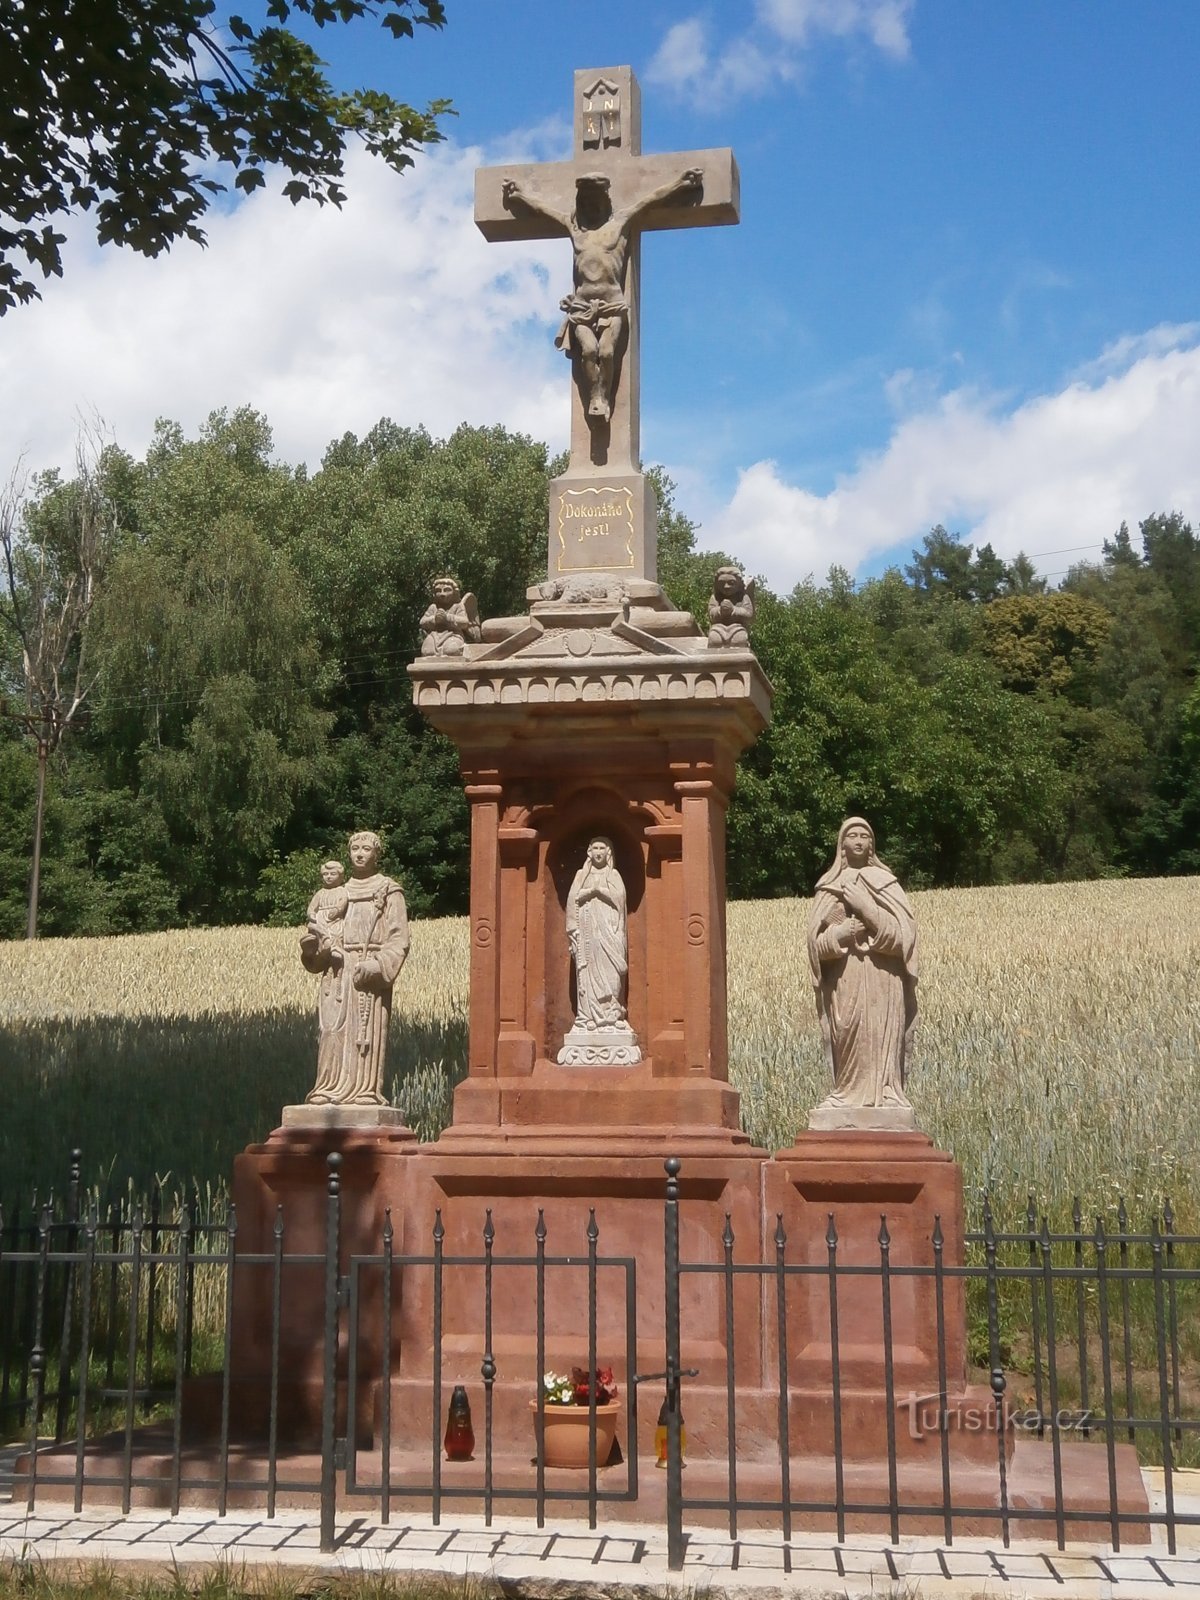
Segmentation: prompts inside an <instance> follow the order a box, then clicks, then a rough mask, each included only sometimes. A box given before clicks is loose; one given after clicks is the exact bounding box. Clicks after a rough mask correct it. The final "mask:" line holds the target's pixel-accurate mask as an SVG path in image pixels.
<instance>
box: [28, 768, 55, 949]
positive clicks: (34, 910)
mask: <svg viewBox="0 0 1200 1600" xmlns="http://www.w3.org/2000/svg"><path fill="white" fill-rule="evenodd" d="M49 754H50V752H49V749H48V748H47V745H46V741H45V740H44V739H39V740H38V780H37V807H36V810H35V812H34V820H33V870H32V872H31V873H30V875H29V920H28V921H27V922H26V924H25V937H26V938H27V939H36V938H37V914H38V890H39V888H40V887H41V879H42V817H43V815H44V814H45V809H46V758H47V756H48V755H49Z"/></svg>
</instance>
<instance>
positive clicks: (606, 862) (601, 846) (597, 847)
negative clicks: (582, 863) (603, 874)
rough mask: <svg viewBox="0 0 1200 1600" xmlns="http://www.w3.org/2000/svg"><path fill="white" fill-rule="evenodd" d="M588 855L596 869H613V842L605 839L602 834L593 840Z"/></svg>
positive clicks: (588, 848)
mask: <svg viewBox="0 0 1200 1600" xmlns="http://www.w3.org/2000/svg"><path fill="white" fill-rule="evenodd" d="M587 853H588V860H589V861H590V862H591V863H592V865H593V866H594V867H611V866H612V864H613V847H612V840H611V839H606V838H604V836H603V835H602V834H601V835H597V837H596V838H595V839H593V840H591V842H590V843H589V844H588V847H587Z"/></svg>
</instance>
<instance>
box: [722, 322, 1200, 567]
mask: <svg viewBox="0 0 1200 1600" xmlns="http://www.w3.org/2000/svg"><path fill="white" fill-rule="evenodd" d="M1198 335H1200V328H1197V327H1195V326H1193V325H1188V327H1186V328H1182V329H1181V328H1176V329H1153V330H1151V331H1150V332H1149V333H1147V334H1143V335H1139V336H1138V337H1137V338H1131V339H1129V340H1127V341H1125V340H1123V341H1120V342H1119V343H1118V344H1117V345H1114V346H1112V347H1110V350H1109V351H1107V352H1106V353H1105V359H1106V360H1108V361H1109V362H1110V363H1111V362H1112V361H1113V360H1114V356H1113V352H1114V351H1116V350H1118V349H1120V348H1125V349H1126V350H1128V351H1129V352H1130V354H1131V355H1133V356H1134V359H1132V360H1130V361H1127V362H1126V364H1125V365H1124V366H1123V367H1122V368H1121V369H1120V370H1117V371H1110V372H1109V374H1108V375H1107V376H1102V377H1097V378H1096V379H1095V381H1092V382H1087V381H1084V380H1082V379H1076V380H1075V381H1073V382H1071V383H1070V384H1069V385H1068V386H1067V387H1066V388H1065V389H1063V390H1061V391H1060V392H1059V393H1057V394H1051V395H1042V396H1038V397H1037V398H1035V399H1032V400H1029V401H1027V402H1025V403H1024V404H1022V405H1019V406H1017V407H1015V408H1014V409H1010V410H1006V409H1005V408H1004V407H1003V405H1001V404H1000V403H999V402H997V401H996V400H994V399H990V398H988V397H986V396H982V395H979V394H978V393H975V392H972V391H970V390H966V389H961V390H957V391H955V392H954V393H952V394H949V395H947V396H945V397H944V398H943V399H942V400H941V401H940V402H939V403H938V404H937V405H935V406H933V407H931V408H929V409H926V410H923V411H921V412H919V413H917V414H915V415H908V416H906V417H904V418H903V419H902V420H901V421H900V422H899V423H898V424H897V426H896V428H895V431H894V432H893V434H892V437H891V440H890V441H889V443H888V445H887V447H886V448H885V449H884V450H882V451H881V452H879V453H878V454H877V455H874V456H871V457H868V458H866V459H864V460H863V461H862V462H861V463H860V464H859V465H858V466H857V467H856V468H855V470H854V471H853V472H851V473H848V474H846V475H845V476H844V477H843V478H841V479H839V481H838V482H837V484H836V485H835V487H834V488H833V490H832V491H831V492H830V493H829V494H827V495H815V494H811V493H809V492H808V491H807V490H805V489H803V488H800V487H797V486H796V485H794V484H790V483H788V482H786V481H785V479H784V477H783V476H782V475H781V473H780V471H779V468H778V467H777V465H776V463H775V462H773V461H759V462H756V463H755V464H754V465H753V466H750V467H748V468H747V469H746V470H745V471H743V472H742V474H741V476H740V478H739V481H738V485H737V488H736V490H735V492H734V495H733V497H732V499H731V501H730V502H729V504H728V505H727V506H726V507H725V508H724V509H723V510H721V511H720V512H718V513H717V514H716V515H715V516H712V517H710V518H709V520H708V523H707V525H706V527H705V530H704V537H705V540H706V541H707V542H711V543H712V544H714V545H718V546H720V547H721V548H722V549H726V550H729V551H731V552H733V553H735V554H737V555H738V556H739V557H740V558H741V559H742V560H744V561H745V563H746V565H747V567H749V568H751V569H752V570H754V571H757V572H762V573H764V574H765V575H766V577H767V578H768V579H769V580H770V582H771V583H772V584H773V585H774V586H776V587H777V588H779V589H781V590H787V589H790V588H791V586H792V585H793V584H795V583H796V582H798V581H800V580H802V579H804V578H805V577H807V576H809V575H815V576H817V577H818V578H823V577H824V575H825V573H826V572H827V570H828V569H829V567H830V566H831V565H832V564H833V563H837V564H838V565H840V566H844V567H846V568H848V569H849V570H850V571H851V572H853V571H855V570H856V569H857V568H859V567H860V566H861V565H862V564H863V563H864V562H866V561H868V560H870V559H871V558H872V557H874V556H878V555H879V554H881V553H882V552H884V551H887V550H890V549H892V548H893V547H895V546H897V545H901V544H905V543H911V544H914V545H915V544H919V542H920V539H921V537H922V535H923V534H925V533H926V532H927V531H928V530H929V528H930V527H931V526H932V525H933V524H934V523H937V522H941V523H944V524H945V525H946V526H947V527H949V528H951V529H953V530H955V531H958V532H961V533H962V534H963V536H964V537H965V538H967V539H968V540H970V541H971V542H972V543H974V544H977V545H978V544H982V543H987V542H990V543H991V544H992V545H993V546H994V548H995V549H996V551H997V552H998V554H1000V555H1002V556H1005V557H1008V558H1011V557H1012V556H1014V555H1016V553H1017V551H1018V550H1025V551H1026V552H1027V553H1029V554H1031V555H1036V554H1039V553H1040V552H1043V551H1047V552H1053V551H1060V550H1062V549H1064V548H1067V547H1072V546H1078V545H1086V544H1089V543H1095V544H1096V545H1097V546H1098V545H1099V543H1100V541H1101V540H1102V539H1104V538H1106V537H1108V536H1110V535H1111V534H1112V533H1113V532H1114V531H1115V529H1116V528H1117V527H1118V526H1119V525H1120V523H1121V522H1122V521H1128V522H1130V523H1134V522H1136V521H1137V520H1139V519H1140V518H1143V517H1145V516H1147V515H1149V514H1150V513H1151V512H1154V511H1170V510H1180V511H1182V512H1184V513H1185V515H1190V516H1193V517H1194V516H1196V515H1197V513H1200V456H1198V455H1197V452H1196V449H1195V440H1196V438H1197V436H1198V435H1200V343H1198V342H1197V337H1198ZM1144 352H1149V353H1144ZM1038 564H1039V565H1040V566H1041V567H1042V569H1043V570H1045V571H1059V570H1061V569H1062V567H1063V566H1064V565H1065V562H1064V561H1063V560H1062V558H1061V557H1060V556H1052V557H1051V558H1050V559H1048V560H1043V561H1041V562H1040V563H1038Z"/></svg>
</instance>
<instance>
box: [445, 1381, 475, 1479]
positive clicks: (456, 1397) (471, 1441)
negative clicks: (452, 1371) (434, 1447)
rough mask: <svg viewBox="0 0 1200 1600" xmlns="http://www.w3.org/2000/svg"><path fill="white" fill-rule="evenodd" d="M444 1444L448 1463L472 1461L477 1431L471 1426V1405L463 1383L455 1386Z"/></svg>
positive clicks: (451, 1397)
mask: <svg viewBox="0 0 1200 1600" xmlns="http://www.w3.org/2000/svg"><path fill="white" fill-rule="evenodd" d="M444 1442H445V1446H446V1459H447V1460H448V1461H470V1459H471V1456H472V1455H473V1453H474V1450H475V1430H474V1428H473V1427H472V1426H471V1403H470V1401H469V1400H468V1399H467V1391H466V1389H465V1388H464V1387H463V1385H462V1384H461V1383H456V1384H455V1386H454V1392H453V1393H452V1394H451V1396H450V1414H449V1416H448V1417H447V1418H446V1438H445V1441H444Z"/></svg>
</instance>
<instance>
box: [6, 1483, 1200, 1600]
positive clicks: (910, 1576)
mask: <svg viewBox="0 0 1200 1600" xmlns="http://www.w3.org/2000/svg"><path fill="white" fill-rule="evenodd" d="M1187 1476H1189V1477H1191V1478H1192V1479H1194V1480H1195V1483H1194V1487H1195V1491H1196V1492H1195V1493H1186V1494H1185V1493H1182V1492H1181V1490H1182V1489H1183V1488H1184V1486H1183V1484H1180V1483H1177V1489H1176V1507H1177V1510H1180V1511H1186V1512H1189V1513H1195V1512H1197V1511H1200V1474H1189V1475H1187ZM1147 1477H1148V1478H1149V1479H1150V1480H1151V1489H1152V1502H1156V1503H1155V1509H1161V1485H1160V1486H1159V1493H1158V1495H1157V1496H1154V1494H1153V1488H1154V1484H1153V1475H1152V1474H1151V1473H1147ZM1179 1477H1180V1478H1182V1477H1184V1475H1183V1474H1180V1475H1179ZM1192 1487H1193V1485H1192V1484H1191V1483H1189V1484H1188V1485H1187V1488H1188V1489H1189V1490H1190V1489H1192ZM317 1546H318V1533H317V1527H316V1523H315V1521H314V1519H313V1517H312V1516H311V1515H310V1514H308V1513H302V1512H296V1511H282V1512H280V1514H279V1515H278V1516H276V1517H275V1518H274V1519H273V1520H271V1521H267V1520H266V1518H264V1517H260V1516H258V1515H257V1514H255V1513H253V1512H244V1511H243V1512H237V1513H231V1514H230V1515H229V1516H227V1517H224V1518H218V1517H217V1516H215V1515H214V1514H213V1513H212V1512H209V1511H201V1510H185V1511H183V1512H181V1514H180V1515H179V1516H178V1517H168V1516H164V1515H163V1513H162V1512H161V1511H136V1512H134V1513H132V1514H131V1515H130V1516H128V1517H122V1516H121V1515H119V1514H117V1513H114V1512H113V1511H112V1510H110V1509H104V1508H97V1509H95V1510H92V1511H85V1512H84V1513H82V1514H81V1515H79V1516H75V1515H73V1514H64V1513H63V1511H62V1510H60V1509H57V1508H55V1507H53V1506H47V1507H44V1508H43V1507H39V1508H38V1509H37V1510H36V1511H35V1512H34V1514H33V1515H32V1516H28V1517H27V1516H25V1515H24V1514H23V1513H21V1512H19V1511H18V1508H17V1507H16V1506H14V1505H12V1504H11V1503H10V1504H8V1505H3V1506H0V1561H6V1562H7V1561H34V1562H51V1561H52V1562H60V1561H66V1562H70V1563H71V1564H72V1565H75V1564H77V1563H79V1562H87V1561H104V1562H110V1563H116V1562H121V1563H125V1562H130V1563H134V1562H136V1563H139V1564H145V1565H144V1566H141V1570H142V1571H147V1570H148V1569H149V1567H150V1566H152V1565H157V1566H161V1567H164V1568H167V1569H168V1570H169V1569H171V1568H172V1567H179V1568H184V1567H189V1566H194V1565H211V1564H213V1563H214V1562H218V1561H219V1562H223V1563H226V1564H231V1565H233V1566H235V1567H238V1568H241V1567H243V1566H245V1567H247V1568H250V1567H257V1566H267V1567H270V1566H276V1567H287V1568H289V1569H292V1570H293V1571H294V1570H295V1569H296V1568H304V1569H308V1570H313V1571H316V1570H326V1571H336V1572H339V1573H357V1572H368V1573H377V1572H381V1571H387V1572H392V1573H397V1574H399V1573H405V1572H419V1573H442V1574H446V1575H453V1576H458V1577H461V1576H464V1575H470V1576H474V1577H477V1578H479V1579H480V1580H483V1581H490V1582H492V1583H495V1584H497V1585H498V1586H500V1587H501V1588H503V1589H504V1590H505V1591H506V1592H508V1593H512V1594H518V1593H519V1594H526V1595H531V1596H537V1597H546V1600H553V1597H555V1596H562V1597H563V1600H566V1597H567V1596H570V1597H573V1600H574V1597H582V1600H587V1597H588V1596H599V1595H602V1594H603V1595H613V1596H620V1595H622V1593H623V1594H624V1595H626V1596H629V1595H643V1596H644V1595H650V1594H658V1593H670V1592H672V1591H678V1590H686V1591H688V1592H689V1593H696V1592H709V1593H715V1592H723V1593H726V1594H729V1595H732V1596H736V1595H738V1594H745V1595H746V1596H747V1597H750V1596H753V1597H754V1600H767V1597H769V1596H772V1595H780V1596H783V1595H786V1596H789V1597H791V1596H797V1597H799V1596H806V1595H808V1596H817V1595H820V1596H860V1595H862V1596H866V1595H870V1596H872V1597H878V1596H880V1595H890V1596H897V1597H899V1596H904V1597H906V1600H917V1597H920V1600H943V1597H944V1600H965V1597H967V1596H976V1595H979V1596H982V1595H987V1596H1005V1597H1008V1600H1018V1597H1037V1596H1048V1595H1053V1596H1055V1597H1056V1600H1093V1597H1094V1600H1140V1597H1142V1596H1147V1597H1148V1596H1154V1597H1157V1600H1168V1597H1169V1600H1200V1528H1189V1529H1185V1530H1183V1531H1182V1533H1181V1538H1180V1546H1179V1549H1178V1551H1177V1552H1176V1554H1175V1555H1174V1556H1171V1555H1168V1554H1167V1551H1166V1547H1165V1543H1163V1542H1162V1541H1161V1539H1160V1538H1159V1537H1157V1536H1156V1542H1155V1543H1154V1544H1153V1545H1151V1546H1149V1547H1148V1546H1146V1545H1141V1546H1136V1545H1135V1546H1132V1547H1131V1548H1130V1550H1129V1552H1128V1553H1124V1552H1123V1553H1121V1554H1118V1555H1114V1554H1113V1553H1112V1551H1111V1550H1105V1549H1103V1548H1102V1547H1099V1546H1095V1545H1087V1546H1085V1545H1075V1546H1069V1547H1068V1549H1067V1551H1066V1552H1060V1551H1058V1550H1056V1549H1054V1548H1053V1547H1052V1546H1044V1547H1043V1546H1036V1545H1032V1544H1029V1543H1026V1542H1023V1543H1021V1544H1019V1545H1013V1546H1012V1547H1011V1548H1010V1549H1009V1550H1004V1549H1003V1548H1002V1547H1001V1546H1000V1545H999V1542H998V1541H994V1540H986V1539H964V1540H961V1541H958V1540H956V1541H955V1542H954V1544H953V1545H944V1544H941V1543H939V1542H938V1541H936V1540H933V1539H918V1538H910V1539H905V1540H903V1541H902V1542H901V1543H900V1544H899V1545H896V1546H889V1545H888V1544H887V1542H886V1541H885V1540H881V1539H879V1538H878V1537H858V1538H851V1539H848V1540H847V1541H846V1543H845V1544H842V1545H837V1544H835V1543H834V1542H833V1541H832V1540H831V1539H830V1538H829V1537H828V1536H827V1535H822V1534H808V1535H804V1534H801V1535H797V1536H796V1537H795V1538H794V1539H793V1540H792V1544H791V1548H790V1551H785V1549H784V1547H783V1544H782V1541H781V1540H780V1539H779V1538H778V1537H777V1536H775V1535H772V1534H769V1533H758V1532H756V1533H753V1534H751V1535H749V1536H748V1537H746V1538H743V1539H740V1540H739V1541H738V1542H737V1543H736V1544H735V1543H731V1542H730V1540H729V1539H727V1538H723V1537H721V1536H720V1535H719V1534H717V1533H716V1532H714V1531H712V1530H701V1531H698V1532H696V1533H693V1534H692V1535H691V1537H690V1539H689V1542H688V1548H687V1559H686V1564H685V1567H684V1570H683V1572H682V1573H669V1572H668V1571H667V1553H666V1538H665V1535H664V1532H663V1530H662V1529H661V1528H659V1527H638V1526H636V1525H631V1524H629V1523H624V1522H623V1523H619V1524H616V1523H614V1524H613V1525H612V1526H611V1531H606V1530H605V1529H604V1528H600V1529H599V1530H597V1531H596V1532H595V1533H589V1532H588V1530H587V1528H586V1527H583V1526H582V1525H581V1524H580V1523H578V1522H569V1523H568V1522H550V1523H547V1526H546V1527H545V1528H542V1529H539V1528H537V1527H536V1526H535V1525H534V1523H533V1521H532V1519H530V1520H529V1521H518V1520H515V1519H506V1520H505V1521H504V1523H503V1524H501V1523H499V1522H496V1523H494V1524H493V1526H492V1527H491V1528H486V1527H485V1526H484V1523H483V1518H482V1517H475V1516H463V1515H459V1514H455V1515H452V1516H450V1517H447V1518H444V1519H443V1521H442V1523H441V1525H440V1526H438V1527H436V1528H435V1527H434V1526H433V1524H432V1522H431V1520H430V1519H429V1518H428V1517H419V1516H413V1515H411V1514H406V1515H404V1516H403V1517H398V1518H396V1519H395V1520H393V1521H392V1522H391V1523H390V1524H388V1525H386V1526H384V1525H381V1524H380V1523H379V1522H378V1521H377V1520H375V1519H374V1518H372V1517H370V1516H352V1517H343V1518H341V1519H340V1520H339V1523H338V1545H337V1549H336V1551H335V1552H334V1553H333V1554H331V1555H322V1554H321V1552H320V1551H319V1549H318V1548H317Z"/></svg>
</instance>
